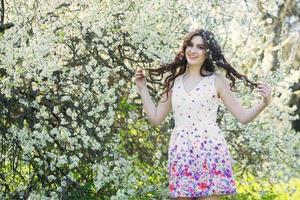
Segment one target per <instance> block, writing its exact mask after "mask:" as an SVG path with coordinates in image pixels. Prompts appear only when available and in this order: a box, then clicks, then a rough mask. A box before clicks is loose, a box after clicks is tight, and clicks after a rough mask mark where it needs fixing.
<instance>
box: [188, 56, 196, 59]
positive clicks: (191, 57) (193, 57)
mask: <svg viewBox="0 0 300 200" xmlns="http://www.w3.org/2000/svg"><path fill="white" fill-rule="evenodd" d="M189 58H190V59H196V58H197V57H195V56H189Z"/></svg>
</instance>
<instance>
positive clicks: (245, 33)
mask: <svg viewBox="0 0 300 200" xmlns="http://www.w3.org/2000/svg"><path fill="white" fill-rule="evenodd" d="M272 2H273V3H274V2H275V1H272ZM273 3H269V1H268V4H263V8H264V9H265V10H270V12H271V13H274V15H276V12H279V11H278V10H276V9H275V10H274V9H273V7H272V6H273ZM281 4H282V2H281ZM237 6H239V7H240V8H241V9H240V10H236V7H237ZM275 7H276V6H275ZM207 10H209V11H210V12H206V11H207ZM6 13H7V17H8V18H9V21H13V22H14V24H15V26H14V27H13V28H11V29H9V30H7V31H6V32H5V33H4V34H2V35H1V44H0V76H1V77H0V88H1V90H0V91H1V93H0V98H1V101H0V107H1V123H0V128H1V134H0V140H1V142H2V143H1V161H0V176H1V179H0V185H1V187H0V196H1V197H9V198H12V199H15V198H31V199H41V198H47V197H52V198H60V199H72V198H73V199H78V198H80V197H89V198H98V199H99V198H100V199H128V198H135V199H137V198H140V199H142V196H144V197H145V198H146V199H147V195H148V199H149V198H150V197H152V198H154V199H155V198H156V199H157V198H160V197H164V198H166V197H167V195H168V193H167V192H166V190H165V189H162V190H159V188H161V187H165V188H167V171H166V169H165V170H162V169H164V167H166V159H167V154H166V152H167V143H168V139H169V138H168V137H169V133H170V131H171V128H172V123H173V122H172V118H171V116H168V118H167V119H166V123H165V124H163V125H162V126H161V127H160V129H157V128H153V127H151V126H149V124H148V123H146V121H147V119H145V118H144V117H145V116H144V115H143V114H142V112H141V101H140V99H138V95H137V93H136V90H135V87H134V85H133V82H131V77H132V76H133V73H134V70H135V69H136V67H149V66H150V67H156V66H157V65H158V64H160V63H162V62H169V61H170V60H172V59H173V56H174V52H175V51H177V49H178V48H179V46H180V43H181V39H182V38H183V36H184V35H185V33H186V32H187V31H189V30H190V29H192V28H195V27H197V26H199V27H204V28H207V29H210V30H212V31H213V32H214V33H215V35H216V36H217V37H218V40H219V42H220V44H222V46H223V48H224V53H225V55H227V57H228V58H230V59H229V60H230V62H231V63H232V64H233V65H234V66H235V67H236V68H237V69H238V70H239V71H242V72H244V73H245V74H246V75H247V76H248V77H249V78H250V79H253V80H255V81H260V80H261V79H262V78H266V81H267V82H268V83H270V84H271V85H272V87H273V91H274V96H273V102H272V104H271V105H270V106H269V107H268V108H267V109H266V110H265V111H264V112H263V113H262V114H261V115H260V116H259V117H258V118H256V119H255V121H253V122H252V123H250V124H247V125H241V124H239V123H237V122H236V120H235V119H233V117H232V116H231V114H230V113H228V112H227V111H226V109H225V108H224V106H221V107H220V110H219V111H220V112H219V114H220V115H219V116H220V118H219V122H220V124H221V126H222V129H223V130H224V134H225V135H226V138H227V141H228V144H229V146H230V148H231V152H232V154H233V158H234V160H236V162H237V165H236V172H237V175H239V173H241V174H242V170H243V169H247V170H250V171H252V172H257V174H256V175H259V176H261V177H268V178H271V179H272V180H277V179H283V178H290V177H292V176H295V175H297V171H296V170H295V169H299V167H300V166H299V159H297V152H299V141H300V140H299V133H297V132H295V131H294V130H292V129H291V125H290V121H291V120H293V119H297V117H298V116H297V115H295V113H294V111H295V109H296V107H295V106H294V107H289V106H288V101H289V98H290V96H291V94H292V91H291V90H290V87H291V86H292V85H293V84H294V83H295V82H297V81H299V80H298V78H299V75H300V72H299V69H293V68H292V63H293V60H294V55H295V52H296V49H297V45H299V39H298V40H297V35H293V34H291V33H289V32H287V27H286V26H285V25H284V24H283V25H282V26H280V27H281V31H280V33H279V35H278V33H276V35H274V33H273V32H272V31H270V29H271V28H272V23H273V22H272V21H271V20H270V19H269V18H268V19H266V20H265V21H264V16H263V15H262V14H257V13H259V8H258V7H257V5H256V4H254V3H250V2H247V4H245V2H243V1H232V3H229V2H228V3H226V4H223V3H220V2H218V1H216V2H215V3H210V4H207V3H204V2H199V1H186V0H180V1H163V0H150V1H144V0H142V1H138V3H137V2H136V1H119V0H110V1H101V3H99V1H95V0H87V1H84V2H83V1H79V0H74V1H72V2H71V3H65V2H64V1H60V0H55V1H50V2H46V3H45V2H44V1H31V0H30V1H26V2H24V1H20V0H16V1H15V3H14V5H12V4H9V5H8V6H7V12H6ZM231 13H233V14H231ZM275 36H276V39H277V40H278V41H279V42H278V43H274V42H273V38H274V37H275ZM285 46H290V50H288V52H286V51H287V50H285V49H284V47H285ZM274 52H276V54H274ZM274 60H276V63H275V64H274V63H273V61H274ZM264 75H268V76H266V77H264ZM151 89H152V90H151V91H152V95H153V98H154V100H155V101H157V100H158V99H159V97H160V95H159V93H155V92H154V91H159V90H160V89H161V83H151ZM240 91H241V92H240V93H239V94H240V95H241V96H239V99H240V100H241V102H242V103H243V104H244V105H245V106H250V105H254V104H255V103H256V102H257V99H258V95H250V94H249V91H247V90H246V89H245V88H243V87H240ZM141 114H142V115H141ZM141 117H143V118H141ZM150 165H153V166H154V168H148V167H145V166H150ZM146 169H147V170H146ZM154 169H160V170H158V171H156V172H155V171H154ZM143 170H146V171H143ZM151 170H153V171H151ZM279 175H280V176H279ZM153 177H156V178H155V179H153ZM159 184H160V185H159ZM200 187H205V185H200ZM157 191H159V192H157ZM155 195H157V196H155Z"/></svg>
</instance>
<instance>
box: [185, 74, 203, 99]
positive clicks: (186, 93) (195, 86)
mask: <svg viewBox="0 0 300 200" xmlns="http://www.w3.org/2000/svg"><path fill="white" fill-rule="evenodd" d="M184 74H185V73H184ZM184 74H182V75H181V86H182V89H183V91H184V92H185V93H186V94H190V93H191V92H193V91H194V90H195V89H196V88H198V86H199V84H200V83H202V82H203V81H204V79H205V78H206V77H207V76H203V78H202V79H201V80H200V81H199V82H198V83H197V84H196V86H195V87H194V88H193V89H191V91H189V92H187V91H186V89H185V88H184V84H183V75H184Z"/></svg>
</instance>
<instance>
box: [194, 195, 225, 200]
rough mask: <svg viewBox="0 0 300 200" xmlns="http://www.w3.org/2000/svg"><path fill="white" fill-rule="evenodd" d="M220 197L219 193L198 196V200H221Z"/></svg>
mask: <svg viewBox="0 0 300 200" xmlns="http://www.w3.org/2000/svg"><path fill="white" fill-rule="evenodd" d="M220 198H221V197H220V196H219V195H212V196H209V197H197V198H196V200H220Z"/></svg>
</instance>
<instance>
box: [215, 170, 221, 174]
mask: <svg viewBox="0 0 300 200" xmlns="http://www.w3.org/2000/svg"><path fill="white" fill-rule="evenodd" d="M213 174H215V175H220V174H221V171H220V170H213Z"/></svg>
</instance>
